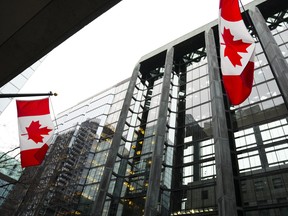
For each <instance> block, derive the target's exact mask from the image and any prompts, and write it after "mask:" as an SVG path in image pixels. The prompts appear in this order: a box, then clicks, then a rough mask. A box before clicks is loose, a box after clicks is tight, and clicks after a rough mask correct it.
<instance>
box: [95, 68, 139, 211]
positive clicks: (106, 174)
mask: <svg viewBox="0 0 288 216" xmlns="http://www.w3.org/2000/svg"><path fill="white" fill-rule="evenodd" d="M139 69H140V64H138V65H137V66H136V67H135V69H134V71H133V74H132V77H131V79H130V83H129V86H128V89H127V93H126V97H125V99H124V102H123V107H122V110H121V113H120V117H119V120H118V124H117V127H116V130H115V133H114V136H113V140H112V143H111V148H110V149H109V152H108V156H107V161H106V164H105V167H104V171H103V175H102V178H101V181H100V185H99V191H98V193H97V196H96V200H95V201H94V203H93V207H92V211H91V215H96V216H101V215H102V211H103V207H104V204H105V199H106V195H107V192H108V188H109V184H110V179H111V175H112V172H113V168H114V165H115V161H116V158H117V153H118V149H119V147H120V143H121V137H122V132H123V130H124V126H125V122H126V119H127V115H128V110H129V107H130V104H131V100H132V96H133V92H134V88H135V85H136V81H137V76H138V73H139Z"/></svg>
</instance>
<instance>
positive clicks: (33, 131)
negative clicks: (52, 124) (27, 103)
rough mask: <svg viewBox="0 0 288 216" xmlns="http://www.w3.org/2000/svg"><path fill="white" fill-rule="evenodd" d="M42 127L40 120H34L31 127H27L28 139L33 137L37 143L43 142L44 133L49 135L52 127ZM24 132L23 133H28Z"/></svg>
mask: <svg viewBox="0 0 288 216" xmlns="http://www.w3.org/2000/svg"><path fill="white" fill-rule="evenodd" d="M40 127H41V124H40V123H39V121H32V122H31V124H30V125H29V127H26V130H27V134H28V139H32V140H33V141H34V142H35V143H36V144H37V143H38V142H43V138H44V137H43V136H42V135H48V134H49V132H50V131H52V129H49V128H47V127H42V128H40ZM27 134H22V135H27Z"/></svg>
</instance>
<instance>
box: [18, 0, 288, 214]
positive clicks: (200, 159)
mask: <svg viewBox="0 0 288 216" xmlns="http://www.w3.org/2000/svg"><path fill="white" fill-rule="evenodd" d="M245 9H246V10H247V11H246V12H245V13H243V18H244V21H245V23H246V26H247V28H248V29H249V31H250V33H251V35H252V36H253V37H254V39H255V42H256V59H255V74H254V84H253V89H252V93H251V95H250V96H249V98H247V100H246V101H245V102H243V103H242V104H241V105H239V106H231V105H230V103H229V101H228V99H227V96H226V93H225V91H224V89H223V87H222V81H221V68H220V65H219V40H218V26H217V21H215V22H211V23H209V24H207V25H205V26H203V27H201V28H199V29H196V30H194V31H192V32H190V33H188V34H187V35H184V36H183V37H181V38H179V39H177V40H175V41H172V42H171V43H169V44H167V45H165V46H163V47H161V48H159V49H158V50H155V51H154V52H151V53H149V54H147V55H145V56H143V57H142V58H141V59H140V61H139V63H138V64H137V65H136V67H135V69H134V71H133V74H132V76H131V78H130V79H127V80H125V81H123V82H122V83H119V84H117V85H116V86H114V87H112V88H111V89H110V90H108V91H105V92H102V93H100V94H98V95H96V96H93V97H91V98H90V99H88V100H85V101H83V102H81V103H79V104H78V105H76V106H74V107H72V108H71V109H69V110H67V111H65V112H63V113H61V114H59V115H58V118H57V124H58V127H59V134H58V136H57V137H56V140H55V143H54V145H53V148H51V152H50V154H49V155H48V157H47V159H46V161H45V163H44V164H43V165H42V166H41V167H39V168H38V171H37V172H36V173H37V174H35V175H38V178H34V179H41V180H40V181H42V182H39V181H36V183H37V184H39V183H41V184H42V185H43V187H39V186H37V184H35V185H36V186H35V188H33V187H34V186H33V187H30V189H28V192H27V193H26V194H27V195H26V196H25V197H24V199H23V201H22V204H21V205H20V204H19V205H18V209H17V211H18V212H22V214H23V215H33V214H34V215H73V214H77V215H99V216H100V215H101V216H104V215H117V216H120V215H123V216H126V215H151V216H154V215H201V216H202V215H219V216H231V215H239V216H242V215H245V216H260V215H271V216H274V215H275V216H276V215H277V216H278V215H281V216H284V215H287V214H288V200H287V197H288V192H287V191H288V175H287V171H288V169H287V168H288V167H287V165H286V163H287V162H288V141H287V140H288V139H287V138H288V122H287V121H288V112H287V106H288V88H287V83H288V64H287V58H288V44H287V43H288V24H287V18H288V12H287V10H288V2H287V1H283V0H273V1H272V0H267V1H266V0H255V1H253V2H251V3H250V4H249V5H246V6H245ZM57 148H58V149H61V148H62V153H61V151H60V150H57V151H56V149H57ZM53 149H54V150H53ZM73 149H74V150H73ZM75 151H77V152H76V153H75ZM57 155H58V156H57ZM54 156H55V159H51V158H53V157H54ZM49 167H50V168H49ZM27 172H28V169H27ZM49 175H50V177H49ZM63 185H64V186H63ZM29 190H30V195H29ZM32 194H33V196H32ZM35 194H38V195H39V196H38V195H35ZM37 196H38V197H37Z"/></svg>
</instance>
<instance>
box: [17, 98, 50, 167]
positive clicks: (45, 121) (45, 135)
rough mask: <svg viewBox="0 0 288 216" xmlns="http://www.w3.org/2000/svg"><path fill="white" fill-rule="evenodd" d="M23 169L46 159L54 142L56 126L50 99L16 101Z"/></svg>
mask: <svg viewBox="0 0 288 216" xmlns="http://www.w3.org/2000/svg"><path fill="white" fill-rule="evenodd" d="M16 105H17V112H18V127H19V139H20V157H21V165H22V167H28V166H37V165H40V164H41V163H42V161H43V160H44V158H45V155H46V152H47V150H48V146H49V144H50V142H51V140H52V136H53V131H54V125H53V122H52V120H51V117H50V111H49V98H44V99H40V100H30V101H26V100H25V101H24V100H23V101H22V100H16Z"/></svg>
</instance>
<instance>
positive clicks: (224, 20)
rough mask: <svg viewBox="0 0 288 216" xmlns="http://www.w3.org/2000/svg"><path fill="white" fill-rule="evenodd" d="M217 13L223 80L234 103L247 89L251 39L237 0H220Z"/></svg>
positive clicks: (250, 81) (250, 78)
mask: <svg viewBox="0 0 288 216" xmlns="http://www.w3.org/2000/svg"><path fill="white" fill-rule="evenodd" d="M219 15H220V16H219V38H220V58H221V70H222V75H223V76H222V78H223V83H224V87H225V90H226V93H227V95H228V98H229V100H230V102H231V104H233V105H238V104H240V103H242V102H243V101H245V100H246V98H247V97H248V96H249V95H250V93H251V89H252V85H253V75H254V57H255V43H254V40H253V38H252V37H251V35H250V34H249V32H248V31H247V28H246V26H245V24H244V22H243V20H242V16H241V12H240V8H239V3H238V0H220V14H219Z"/></svg>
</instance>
